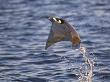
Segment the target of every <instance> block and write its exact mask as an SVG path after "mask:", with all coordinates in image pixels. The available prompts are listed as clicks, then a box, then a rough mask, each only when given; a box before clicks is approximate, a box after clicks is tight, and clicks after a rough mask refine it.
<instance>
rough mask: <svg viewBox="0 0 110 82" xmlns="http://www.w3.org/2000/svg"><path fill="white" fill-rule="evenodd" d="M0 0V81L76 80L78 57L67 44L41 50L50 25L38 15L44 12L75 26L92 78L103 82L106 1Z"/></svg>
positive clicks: (106, 74)
mask: <svg viewBox="0 0 110 82" xmlns="http://www.w3.org/2000/svg"><path fill="white" fill-rule="evenodd" d="M0 3H1V5H0V82H78V77H79V75H78V74H79V73H78V70H79V68H80V67H81V66H82V63H84V61H85V60H84V58H82V56H83V55H81V53H79V52H78V51H75V50H72V49H71V43H69V42H61V43H57V44H55V46H53V47H51V48H50V49H49V51H45V50H44V46H45V42H46V40H47V36H48V33H49V29H50V22H49V21H48V20H45V19H41V18H40V17H42V16H45V15H46V16H48V15H50V16H59V17H62V18H64V19H66V20H67V21H68V22H70V23H71V24H73V25H74V26H76V29H77V31H78V32H79V33H80V36H81V40H82V43H84V44H85V46H86V48H87V49H88V50H89V56H93V54H94V57H95V58H96V59H95V64H94V67H93V76H92V80H93V82H109V80H110V63H109V62H110V55H109V54H110V52H109V51H110V36H109V35H110V11H109V10H110V0H74V1H73V0H60V1H59V0H55V1H53V0H0ZM93 50H95V52H94V51H93ZM87 52H88V51H87ZM92 53H93V54H92ZM62 57H66V59H65V58H62ZM89 58H91V57H89ZM67 59H68V61H67ZM86 65H87V64H84V66H86ZM82 69H83V68H82Z"/></svg>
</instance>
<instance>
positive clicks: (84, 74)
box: [78, 44, 94, 82]
mask: <svg viewBox="0 0 110 82" xmlns="http://www.w3.org/2000/svg"><path fill="white" fill-rule="evenodd" d="M78 50H79V51H80V53H81V54H82V55H83V58H84V61H85V62H84V65H82V66H81V67H80V76H79V78H78V79H79V81H80V82H92V77H93V67H94V60H93V59H91V58H90V57H89V55H90V54H89V53H88V52H87V49H86V47H84V46H83V45H82V44H81V46H80V48H79V49H78ZM84 70H86V71H84Z"/></svg>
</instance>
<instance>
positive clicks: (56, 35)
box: [45, 25, 69, 49]
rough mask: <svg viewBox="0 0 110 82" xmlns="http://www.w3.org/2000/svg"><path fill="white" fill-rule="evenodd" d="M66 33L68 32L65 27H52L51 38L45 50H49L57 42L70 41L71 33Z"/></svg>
mask: <svg viewBox="0 0 110 82" xmlns="http://www.w3.org/2000/svg"><path fill="white" fill-rule="evenodd" d="M66 31H67V30H66V29H65V27H59V26H55V25H52V27H51V30H50V33H49V37H48V39H47V42H46V47H45V49H47V48H48V47H50V46H51V45H53V44H54V43H56V42H60V41H67V40H69V33H68V32H66Z"/></svg>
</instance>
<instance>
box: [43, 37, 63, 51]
mask: <svg viewBox="0 0 110 82" xmlns="http://www.w3.org/2000/svg"><path fill="white" fill-rule="evenodd" d="M63 39H64V37H63V36H57V37H49V38H48V40H47V43H46V47H45V49H47V48H48V47H50V46H52V45H53V44H54V43H56V42H60V41H63Z"/></svg>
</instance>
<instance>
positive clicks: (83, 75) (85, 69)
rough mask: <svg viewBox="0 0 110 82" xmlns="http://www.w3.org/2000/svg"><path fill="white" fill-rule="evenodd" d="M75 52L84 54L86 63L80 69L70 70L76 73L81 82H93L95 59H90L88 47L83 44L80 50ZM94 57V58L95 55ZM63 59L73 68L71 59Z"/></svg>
mask: <svg viewBox="0 0 110 82" xmlns="http://www.w3.org/2000/svg"><path fill="white" fill-rule="evenodd" d="M75 50H76V51H78V52H80V53H81V54H82V57H83V60H84V63H83V64H82V65H81V66H80V67H79V68H78V69H71V68H70V70H71V71H72V72H74V73H75V75H77V76H78V80H79V82H92V77H93V67H94V58H91V57H90V53H89V51H88V50H87V49H86V47H85V46H84V45H83V44H81V45H80V47H79V49H75ZM92 56H94V54H93V53H92ZM62 58H63V59H64V60H66V61H67V62H68V65H70V66H72V67H73V66H74V65H73V63H72V61H71V59H69V58H68V57H64V56H63V57H62Z"/></svg>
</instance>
